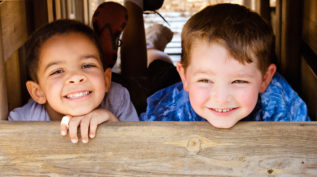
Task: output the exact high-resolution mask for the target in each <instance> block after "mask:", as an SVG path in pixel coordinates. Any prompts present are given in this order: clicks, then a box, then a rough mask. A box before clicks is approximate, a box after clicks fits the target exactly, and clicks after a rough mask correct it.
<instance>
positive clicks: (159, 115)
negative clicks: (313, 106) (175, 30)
mask: <svg viewBox="0 0 317 177" xmlns="http://www.w3.org/2000/svg"><path fill="white" fill-rule="evenodd" d="M272 44H273V32H272V29H271V27H270V26H269V25H268V24H266V23H265V22H264V21H263V19H262V18H261V17H260V16H259V15H258V14H256V13H254V12H251V11H250V10H248V9H247V8H245V7H243V6H240V5H234V4H218V5H214V6H209V7H206V8H205V9H203V10H202V11H200V12H199V13H197V14H195V15H194V16H192V17H191V18H190V19H189V20H188V22H187V23H186V24H185V26H184V28H183V31H182V52H183V53H182V60H181V62H179V63H178V64H177V71H178V73H179V75H180V76H181V80H182V82H181V83H177V84H175V85H172V86H170V87H168V88H166V89H163V90H161V91H159V92H157V93H155V94H154V95H152V96H151V97H149V98H148V106H147V111H146V112H145V113H143V114H142V115H141V120H170V121H200V120H205V119H206V120H207V121H208V122H209V123H210V124H212V125H213V126H215V127H218V128H230V127H232V126H234V125H235V124H236V123H237V122H238V121H239V120H242V119H244V120H257V121H259V120H262V121H308V120H310V119H309V117H308V116H307V108H306V105H305V103H304V102H303V101H302V100H301V99H300V98H299V97H298V95H297V94H296V93H295V92H294V91H293V90H292V89H291V87H290V86H289V85H288V84H287V82H286V81H285V80H284V79H283V78H282V77H281V76H280V75H279V74H278V73H276V66H275V65H274V64H272V61H271V59H272V56H271V49H272Z"/></svg>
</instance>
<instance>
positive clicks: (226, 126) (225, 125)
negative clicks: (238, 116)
mask: <svg viewBox="0 0 317 177" xmlns="http://www.w3.org/2000/svg"><path fill="white" fill-rule="evenodd" d="M207 121H208V122H209V123H210V124H211V125H212V126H214V127H216V128H222V129H229V128H231V127H233V126H234V125H235V124H236V123H237V122H214V121H209V120H207Z"/></svg>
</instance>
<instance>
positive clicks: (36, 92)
mask: <svg viewBox="0 0 317 177" xmlns="http://www.w3.org/2000/svg"><path fill="white" fill-rule="evenodd" d="M26 88H27V89H28V92H29V94H30V95H31V97H32V99H33V100H34V101H35V102H37V103H38V104H45V103H46V97H45V95H44V92H43V91H42V89H41V88H40V86H39V84H37V83H36V82H34V81H27V82H26Z"/></svg>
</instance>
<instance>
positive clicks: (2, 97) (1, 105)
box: [0, 4, 8, 120]
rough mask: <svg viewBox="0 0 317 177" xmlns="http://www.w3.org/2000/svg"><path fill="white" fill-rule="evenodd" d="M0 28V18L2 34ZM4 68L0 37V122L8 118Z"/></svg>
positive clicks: (0, 36) (0, 37) (0, 38)
mask: <svg viewBox="0 0 317 177" xmlns="http://www.w3.org/2000/svg"><path fill="white" fill-rule="evenodd" d="M1 5H2V4H0V9H1ZM1 26H2V23H1V18H0V34H2V28H1ZM4 68H5V67H4V52H3V40H2V35H0V120H6V119H7V117H8V99H7V87H6V76H5V72H4V70H5V69H4Z"/></svg>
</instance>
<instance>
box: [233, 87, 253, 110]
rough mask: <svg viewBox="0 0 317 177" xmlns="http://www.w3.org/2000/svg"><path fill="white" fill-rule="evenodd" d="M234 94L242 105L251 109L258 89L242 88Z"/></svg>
mask: <svg viewBox="0 0 317 177" xmlns="http://www.w3.org/2000/svg"><path fill="white" fill-rule="evenodd" d="M236 95H237V97H238V100H239V102H240V104H241V105H244V106H245V107H247V108H248V109H250V110H253V108H254V106H255V104H256V102H257V98H258V90H256V89H248V90H243V91H241V92H239V93H237V94H236Z"/></svg>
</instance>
